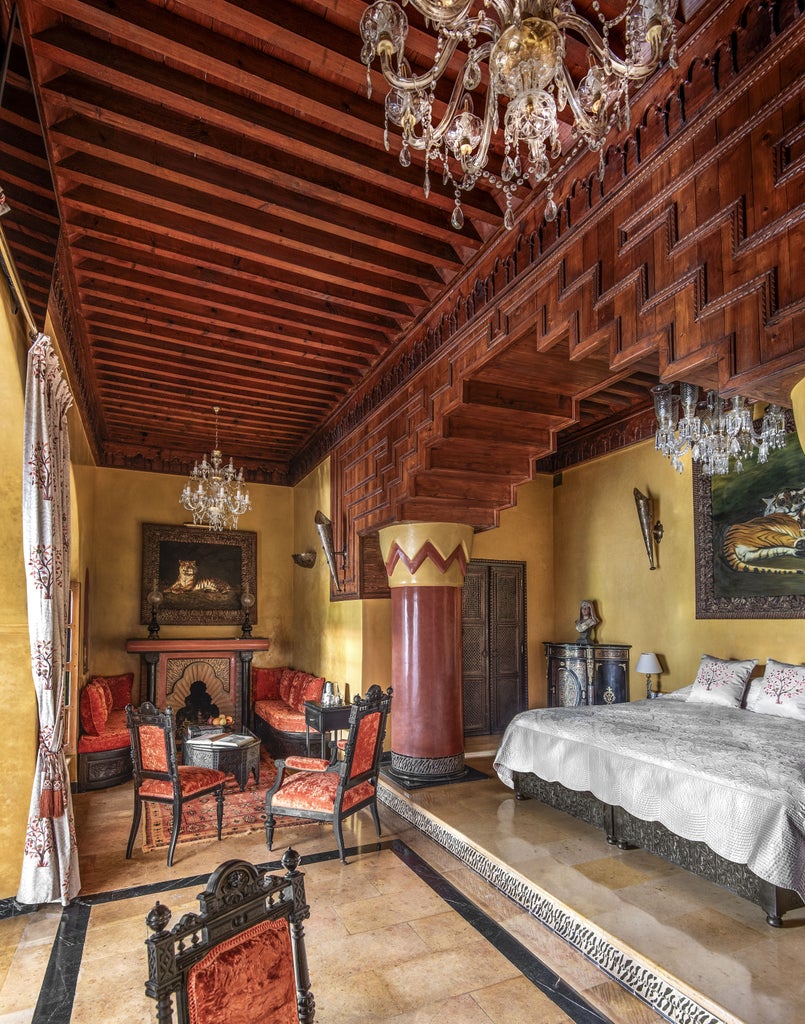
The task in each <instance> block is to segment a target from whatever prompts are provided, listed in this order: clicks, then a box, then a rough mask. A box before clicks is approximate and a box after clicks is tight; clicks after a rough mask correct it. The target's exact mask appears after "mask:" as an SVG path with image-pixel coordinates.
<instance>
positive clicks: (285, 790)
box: [274, 772, 375, 813]
mask: <svg viewBox="0 0 805 1024" xmlns="http://www.w3.org/2000/svg"><path fill="white" fill-rule="evenodd" d="M338 782H339V778H338V775H336V774H335V773H333V772H330V773H329V774H327V773H325V774H321V773H319V772H300V773H299V774H298V775H294V776H292V777H291V778H290V779H288V781H287V782H285V783H284V784H283V785H282V786H281V787H280V788H279V789H278V790H277V792H276V794H275V796H274V802H275V803H276V804H277V806H280V805H281V806H282V808H283V810H288V809H295V810H300V811H303V810H304V811H319V812H322V813H326V812H328V811H332V809H333V803H334V801H335V794H336V790H337V789H338ZM374 791H375V788H374V786H373V785H372V783H371V782H362V783H360V785H358V786H353V787H352V789H348V790H347V791H346V793H344V801H343V803H342V805H341V808H342V810H344V811H348V810H349V809H350V807H354V806H355V804H357V803H360V802H361V801H362V800H371V798H372V796H373V795H374Z"/></svg>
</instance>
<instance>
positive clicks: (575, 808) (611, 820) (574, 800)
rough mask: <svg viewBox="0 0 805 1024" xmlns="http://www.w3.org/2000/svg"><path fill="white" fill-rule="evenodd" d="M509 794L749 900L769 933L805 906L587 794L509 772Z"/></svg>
mask: <svg viewBox="0 0 805 1024" xmlns="http://www.w3.org/2000/svg"><path fill="white" fill-rule="evenodd" d="M514 791H515V794H516V796H517V799H518V800H527V799H530V798H533V799H535V800H539V801H541V802H542V803H544V804H548V805H549V806H550V807H555V808H557V810H560V811H566V812H567V813H568V814H572V815H573V817H574V818H579V819H581V820H582V821H586V822H587V823H588V824H589V825H594V826H595V827H596V828H600V829H602V830H603V831H604V832H605V833H606V837H607V842H608V843H610V844H611V845H612V846H617V847H618V848H619V849H621V850H628V849H633V848H634V847H637V846H639V847H642V848H643V849H644V850H648V851H649V852H650V853H654V854H656V855H657V856H658V857H662V858H663V859H664V860H667V861H670V862H671V863H672V864H676V865H678V866H679V867H682V868H685V869H687V870H688V871H692V872H693V873H694V874H696V875H701V876H702V878H707V879H709V881H711V882H715V883H716V884H717V885H721V886H723V887H724V888H725V889H729V890H730V891H731V892H734V893H736V894H737V895H738V896H742V897H743V898H744V899H747V900H751V902H752V903H756V904H757V905H758V906H759V907H761V909H762V910H764V911H765V914H766V921H767V922H768V923H769V924H770V925H771V926H772V928H782V926H783V914H785V913H786V911H788V910H795V909H796V908H797V907H802V906H805V904H803V901H802V899H801V898H800V896H799V894H798V893H797V892H795V891H794V890H793V889H781V888H779V887H778V886H776V885H772V884H771V882H766V881H764V880H763V879H762V878H758V876H757V875H756V874H754V872H752V871H750V870H749V868H748V867H746V865H744V864H736V863H734V862H733V861H730V860H726V859H725V858H724V857H720V856H719V855H718V854H717V853H714V852H713V851H712V850H711V849H710V847H709V846H707V845H706V844H705V843H698V842H693V841H692V840H690V839H683V838H682V837H681V836H678V835H676V834H675V833H674V832H671V831H670V830H669V829H667V828H666V827H665V826H664V825H661V824H660V823H659V822H658V821H642V820H641V819H640V818H635V817H633V815H631V814H629V813H628V811H625V810H624V809H623V808H622V807H616V806H613V805H612V804H605V803H603V802H602V801H601V800H599V799H598V797H596V796H593V794H592V793H589V792H584V793H577V792H576V791H575V790H572V789H567V788H566V787H565V786H562V785H561V784H560V783H558V782H546V781H545V780H544V779H541V778H539V777H538V776H537V775H533V774H531V773H530V772H529V773H524V772H514Z"/></svg>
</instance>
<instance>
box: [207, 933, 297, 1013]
mask: <svg viewBox="0 0 805 1024" xmlns="http://www.w3.org/2000/svg"><path fill="white" fill-rule="evenodd" d="M256 1006H258V1007H259V1008H260V1013H259V1019H260V1021H262V1022H264V1024H299V1016H298V1014H297V1010H296V984H295V981H294V971H293V957H292V955H291V940H290V934H289V931H288V922H287V921H285V920H284V919H282V920H280V921H261V922H260V923H259V924H255V925H252V927H251V928H247V929H246V931H244V932H241V933H240V935H233V936H232V937H231V938H229V939H225V940H224V941H223V942H221V943H219V944H218V945H217V946H215V947H214V948H213V949H211V950H210V952H209V953H207V955H206V956H204V957H203V958H202V959H201V960H199V962H198V963H197V964H195V965H194V966H193V967H191V968H190V970H189V971H188V972H187V1007H188V1018H189V1020H190V1024H239V1022H240V1021H247V1020H257V1017H256V1016H255V1013H254V1008H255V1007H256Z"/></svg>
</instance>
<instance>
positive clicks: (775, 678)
mask: <svg viewBox="0 0 805 1024" xmlns="http://www.w3.org/2000/svg"><path fill="white" fill-rule="evenodd" d="M746 710H747V711H754V712H755V713H756V714H758V715H777V716H779V717H780V718H801V719H805V665H788V664H786V663H785V662H784V661H774V659H773V658H769V659H768V661H767V662H766V672H765V674H764V675H763V678H762V679H753V680H752V683H751V685H750V687H749V691H748V693H747V697H746Z"/></svg>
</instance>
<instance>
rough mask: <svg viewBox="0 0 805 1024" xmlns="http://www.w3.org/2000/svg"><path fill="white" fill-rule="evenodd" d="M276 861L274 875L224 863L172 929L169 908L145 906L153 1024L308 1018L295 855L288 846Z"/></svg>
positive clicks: (283, 1022)
mask: <svg viewBox="0 0 805 1024" xmlns="http://www.w3.org/2000/svg"><path fill="white" fill-rule="evenodd" d="M282 866H283V867H284V868H285V874H284V875H272V874H269V873H268V872H267V871H265V870H262V869H259V868H257V867H255V865H253V864H250V863H249V862H248V861H245V860H228V861H226V863H224V864H222V865H221V866H220V867H219V868H217V869H216V870H215V871H214V872H213V873H212V875H210V878H209V881H208V882H207V887H206V888H205V889H204V891H203V892H201V893H199V896H198V900H199V905H200V908H199V913H197V914H196V913H188V914H184V915H183V916H182V918H181V919H180V920H179V922H178V924H176V925H174V927H173V928H172V929H170V930H168V925H169V923H170V919H171V912H170V910H169V909H168V908H167V907H166V906H164V905H163V904H161V903H159V902H157V903H156V904H155V906H154V907H153V908H152V909H151V911H150V912H149V914H148V916H147V917H146V923H147V925H148V927H149V929H150V930H151V932H152V934H151V935H150V936H149V937H148V938H147V939H146V947H147V949H148V981H147V983H146V986H145V991H146V993H147V995H149V996H150V997H151V998H152V999H155V1000H156V1003H157V1021H158V1022H159V1024H169V1022H172V1021H174V1020H176V1021H178V1022H179V1024H258V1022H259V1024H312V1021H313V1019H314V1009H315V1007H314V999H313V995H312V993H311V991H310V976H309V974H308V966H307V956H306V953H305V939H304V927H303V924H302V922H303V921H304V920H305V919H306V918H308V917H309V916H310V908H309V907H308V905H307V902H306V900H305V880H304V875H303V873H302V872H301V871H299V870H298V867H299V854H298V853H297V852H296V851H295V850H290V849H289V850H287V851H286V853H285V855H284V856H283V858H282ZM174 1000H175V1007H174ZM174 1009H175V1011H176V1016H175V1017H174Z"/></svg>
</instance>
